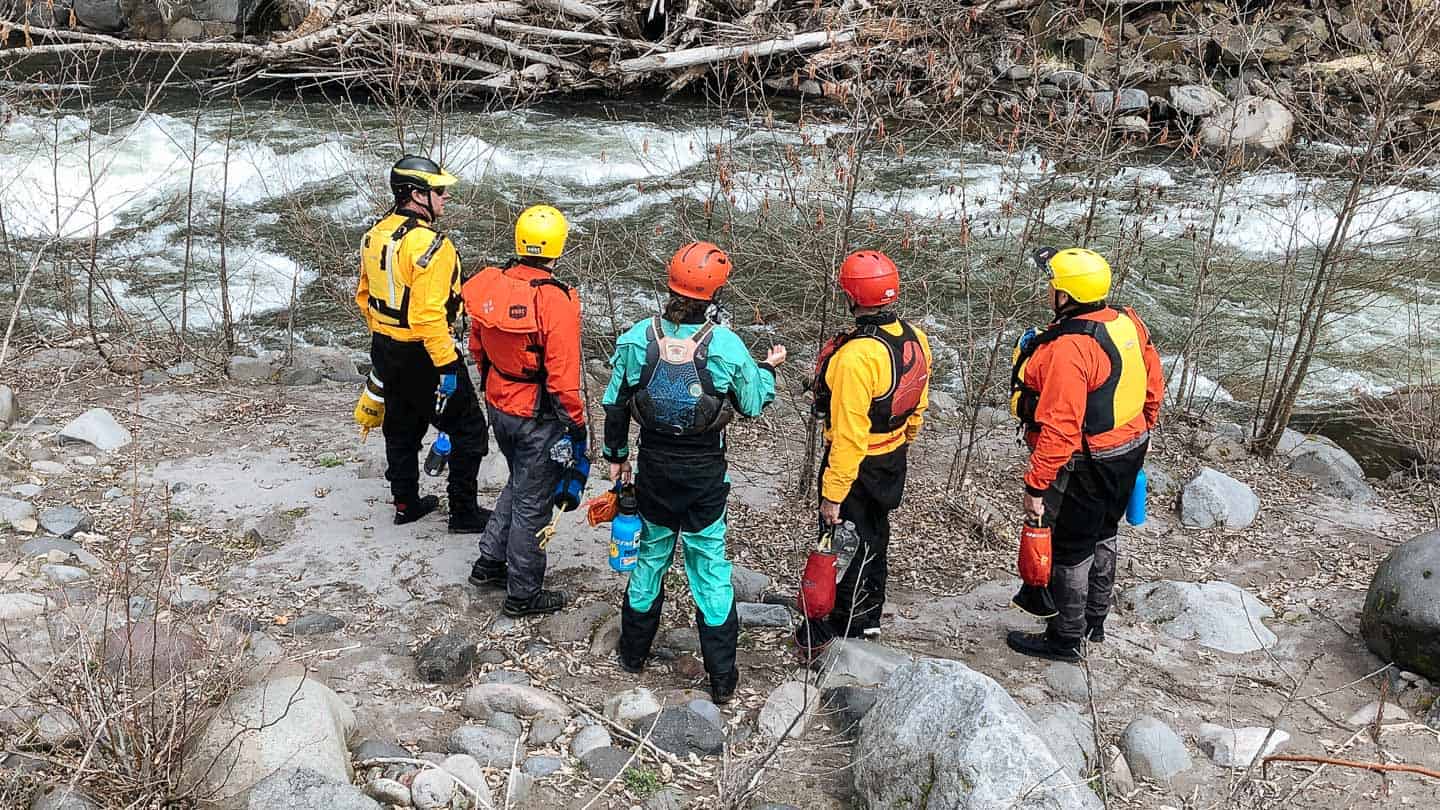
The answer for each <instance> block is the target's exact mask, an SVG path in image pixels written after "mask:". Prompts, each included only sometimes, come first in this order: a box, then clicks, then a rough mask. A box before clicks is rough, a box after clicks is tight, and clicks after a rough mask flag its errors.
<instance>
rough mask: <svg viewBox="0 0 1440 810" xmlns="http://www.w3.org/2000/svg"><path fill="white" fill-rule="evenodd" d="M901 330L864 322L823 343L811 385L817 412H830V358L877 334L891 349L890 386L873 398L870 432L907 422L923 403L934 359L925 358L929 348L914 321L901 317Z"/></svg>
mask: <svg viewBox="0 0 1440 810" xmlns="http://www.w3.org/2000/svg"><path fill="white" fill-rule="evenodd" d="M896 323H898V324H900V334H898V335H892V334H890V332H889V331H887V330H886V329H885V328H884V326H883V325H880V324H873V323H867V324H860V325H858V326H856V328H855V329H853V330H852V331H850V332H843V333H841V334H839V335H836V336H835V337H833V338H831V339H830V340H829V341H828V342H826V344H825V345H824V346H823V347H821V349H820V355H819V357H817V358H816V360H815V381H814V382H813V383H812V384H811V389H812V390H813V391H814V393H815V404H814V406H813V408H814V413H815V415H816V416H818V417H821V418H824V417H827V416H828V415H829V413H830V386H828V385H826V383H825V372H826V371H827V370H828V369H829V367H830V360H831V358H833V357H834V356H835V353H836V352H838V351H839V350H840V347H841V346H844V345H845V344H846V343H849V342H850V341H852V340H855V339H856V338H874V339H875V340H878V341H880V342H881V343H883V344H885V348H886V349H887V350H888V351H889V352H890V370H891V373H890V388H889V389H888V390H887V391H886V392H885V393H884V394H881V395H880V396H878V397H875V398H873V399H871V400H870V432H871V433H874V434H887V433H894V432H895V431H897V430H899V429H900V428H902V427H904V426H905V423H906V422H907V421H909V419H910V417H911V416H914V415H915V411H916V410H917V409H918V408H919V407H920V396H921V395H922V394H923V393H924V392H925V386H926V385H928V384H929V382H930V363H929V362H928V361H927V360H926V359H925V349H924V347H923V346H921V345H920V338H919V337H918V336H917V335H916V334H915V330H914V329H913V328H911V326H910V324H908V323H906V322H904V321H900V320H897V321H896Z"/></svg>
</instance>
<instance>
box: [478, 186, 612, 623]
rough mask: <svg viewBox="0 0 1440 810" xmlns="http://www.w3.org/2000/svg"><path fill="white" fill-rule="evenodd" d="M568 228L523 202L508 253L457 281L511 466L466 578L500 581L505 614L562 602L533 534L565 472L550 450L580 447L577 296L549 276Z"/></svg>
mask: <svg viewBox="0 0 1440 810" xmlns="http://www.w3.org/2000/svg"><path fill="white" fill-rule="evenodd" d="M568 233H569V224H568V223H567V222H566V221H565V217H564V215H562V214H561V213H560V212H559V211H557V210H556V209H554V208H552V207H550V206H548V205H537V206H532V207H531V208H527V209H526V210H525V211H524V212H523V213H521V214H520V217H519V219H517V220H516V222H515V254H516V256H517V258H516V259H515V260H514V261H512V262H510V263H509V264H507V265H506V266H505V267H503V268H501V267H487V268H485V269H483V270H481V271H480V272H479V273H476V274H475V275H474V276H473V277H471V278H470V279H469V280H468V281H466V282H465V285H464V287H463V288H462V294H463V296H464V299H465V310H466V312H467V313H469V315H470V323H471V329H470V353H471V354H472V355H473V356H474V358H475V365H476V367H477V368H478V369H479V371H480V387H481V388H482V389H484V391H485V403H486V406H487V410H488V411H489V414H490V424H491V426H492V428H493V429H494V431H495V442H496V444H498V445H499V446H500V452H502V453H504V454H505V461H506V464H507V465H508V466H509V469H510V480H509V482H508V483H506V484H505V488H504V489H503V490H502V491H501V492H500V497H499V498H498V499H497V500H496V502H495V511H494V513H493V514H492V515H491V517H490V522H489V524H488V525H487V526H486V527H485V534H484V536H483V537H482V538H481V540H480V556H479V558H477V559H476V560H475V564H474V566H472V568H471V570H470V582H471V584H473V585H477V586H487V585H496V586H501V587H504V588H505V591H506V596H505V605H504V611H505V614H506V615H508V616H529V615H534V614H540V613H554V612H555V611H557V610H560V609H562V608H564V607H565V605H566V604H567V603H568V602H569V596H568V595H567V594H565V593H564V592H563V591H555V590H546V589H545V588H544V587H542V586H543V585H544V581H545V551H544V550H543V549H542V548H540V539H539V537H538V534H537V533H538V532H539V530H540V529H541V528H542V527H543V526H545V524H546V523H548V522H549V519H550V514H551V508H552V504H553V498H554V493H555V485H556V484H557V483H559V481H560V476H561V474H562V473H563V470H564V467H563V466H562V464H561V463H560V462H558V461H556V460H554V459H553V458H552V457H551V448H552V447H554V445H555V444H556V443H557V442H559V441H560V440H561V439H562V438H565V437H567V436H568V437H569V439H570V442H571V448H572V450H571V452H572V454H573V457H574V459H576V460H577V461H578V460H579V459H580V458H582V457H583V456H585V453H586V447H585V439H586V431H585V401H584V399H583V398H582V397H581V395H580V294H579V292H577V291H576V290H575V289H573V288H572V287H570V286H569V285H568V284H565V283H564V282H562V281H559V280H558V279H556V278H555V276H554V275H553V270H554V267H555V260H556V259H558V258H559V257H560V254H561V253H562V252H564V250H565V238H566V236H567V235H568Z"/></svg>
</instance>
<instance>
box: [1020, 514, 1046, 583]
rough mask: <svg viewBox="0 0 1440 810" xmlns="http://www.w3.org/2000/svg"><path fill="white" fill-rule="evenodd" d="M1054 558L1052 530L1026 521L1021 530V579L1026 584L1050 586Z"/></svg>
mask: <svg viewBox="0 0 1440 810" xmlns="http://www.w3.org/2000/svg"><path fill="white" fill-rule="evenodd" d="M1053 560H1054V557H1053V554H1052V550H1051V545H1050V530H1049V529H1048V528H1045V527H1043V526H1032V525H1030V523H1029V521H1026V523H1025V528H1023V529H1021V530H1020V579H1021V580H1022V581H1024V583H1025V584H1026V585H1031V586H1034V587H1037V588H1046V587H1049V586H1050V566H1051V563H1052V562H1053Z"/></svg>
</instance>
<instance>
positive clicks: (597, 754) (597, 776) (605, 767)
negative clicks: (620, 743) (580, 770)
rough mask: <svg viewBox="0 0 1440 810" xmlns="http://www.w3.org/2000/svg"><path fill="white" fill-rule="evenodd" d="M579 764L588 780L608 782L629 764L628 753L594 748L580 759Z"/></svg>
mask: <svg viewBox="0 0 1440 810" xmlns="http://www.w3.org/2000/svg"><path fill="white" fill-rule="evenodd" d="M580 763H581V764H582V765H584V766H585V770H586V771H588V772H589V774H590V778H591V779H594V780H596V781H598V782H608V781H610V780H611V779H614V778H615V777H616V776H619V775H620V773H621V772H622V771H624V770H625V766H626V765H628V764H629V763H630V752H629V751H625V750H622V749H619V748H596V749H595V750H594V751H591V752H590V753H588V754H586V755H585V756H583V757H581V758H580Z"/></svg>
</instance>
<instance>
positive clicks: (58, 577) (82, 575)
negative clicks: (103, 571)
mask: <svg viewBox="0 0 1440 810" xmlns="http://www.w3.org/2000/svg"><path fill="white" fill-rule="evenodd" d="M40 573H42V574H44V575H45V576H46V577H47V578H48V579H49V580H50V581H51V582H53V583H55V584H56V585H59V586H61V587H64V586H66V585H70V584H73V583H76V582H83V581H85V580H87V579H89V578H90V572H89V571H86V570H85V569H83V568H76V567H74V566H73V565H55V564H53V563H52V564H49V565H42V566H40Z"/></svg>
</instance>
